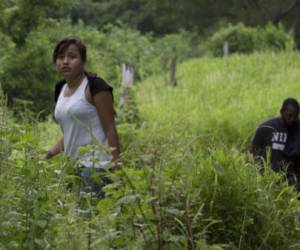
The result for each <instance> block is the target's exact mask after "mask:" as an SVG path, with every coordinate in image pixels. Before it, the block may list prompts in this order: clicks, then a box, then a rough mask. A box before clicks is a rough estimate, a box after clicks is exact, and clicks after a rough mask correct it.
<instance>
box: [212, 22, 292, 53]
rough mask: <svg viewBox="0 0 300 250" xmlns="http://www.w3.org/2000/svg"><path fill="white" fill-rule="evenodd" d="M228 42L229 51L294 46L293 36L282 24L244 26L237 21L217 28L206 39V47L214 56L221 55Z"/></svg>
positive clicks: (236, 51) (247, 51) (286, 48)
mask: <svg viewBox="0 0 300 250" xmlns="http://www.w3.org/2000/svg"><path fill="white" fill-rule="evenodd" d="M225 41H227V42H228V43H229V51H230V53H252V52H254V51H261V50H271V51H280V50H290V49H293V48H294V46H295V43H294V38H293V37H292V36H291V35H290V34H288V33H287V32H286V31H285V30H284V27H283V26H282V25H279V26H274V25H272V24H268V25H266V26H265V27H264V28H260V27H246V26H245V25H244V24H242V23H239V24H236V25H228V26H226V27H222V28H220V29H219V30H217V31H216V32H215V33H214V34H213V35H212V36H211V37H210V38H209V40H208V48H209V50H210V51H211V53H212V54H213V55H215V56H222V55H223V44H224V42H225Z"/></svg>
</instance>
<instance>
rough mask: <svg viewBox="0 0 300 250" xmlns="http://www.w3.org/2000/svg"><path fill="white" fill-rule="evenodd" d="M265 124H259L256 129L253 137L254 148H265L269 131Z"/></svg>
mask: <svg viewBox="0 0 300 250" xmlns="http://www.w3.org/2000/svg"><path fill="white" fill-rule="evenodd" d="M266 130H267V129H266V128H265V127H263V126H259V127H258V129H257V130H256V132H255V134H254V136H253V139H252V147H253V148H260V149H261V148H263V147H264V146H265V138H266V134H267V133H268V131H266Z"/></svg>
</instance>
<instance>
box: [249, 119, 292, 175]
mask: <svg viewBox="0 0 300 250" xmlns="http://www.w3.org/2000/svg"><path fill="white" fill-rule="evenodd" d="M295 129H296V128H288V127H287V126H286V125H285V123H284V122H283V120H282V119H281V118H280V117H277V118H273V119H271V120H268V121H266V122H263V123H262V124H261V125H260V126H259V127H258V129H257V130H256V133H255V135H254V137H253V140H252V148H254V149H255V150H256V151H257V154H258V155H259V156H261V157H263V158H264V159H266V157H267V153H268V149H269V151H270V162H271V165H272V169H273V170H274V171H275V172H279V171H280V170H283V169H284V166H287V165H288V164H290V162H291V161H290V158H289V157H288V156H287V154H286V149H287V146H288V143H289V141H290V140H288V139H289V138H288V137H289V135H291V134H293V132H294V131H295Z"/></svg>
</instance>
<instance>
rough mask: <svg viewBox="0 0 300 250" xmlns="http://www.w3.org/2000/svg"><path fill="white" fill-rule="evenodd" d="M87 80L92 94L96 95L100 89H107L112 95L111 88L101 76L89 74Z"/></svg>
mask: <svg viewBox="0 0 300 250" xmlns="http://www.w3.org/2000/svg"><path fill="white" fill-rule="evenodd" d="M88 81H89V87H90V91H91V94H92V96H94V95H96V94H97V93H99V92H101V91H109V92H110V93H111V95H113V88H112V87H111V86H110V85H109V84H108V83H107V82H106V81H105V80H103V79H102V78H100V77H95V76H89V77H88Z"/></svg>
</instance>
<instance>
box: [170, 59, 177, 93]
mask: <svg viewBox="0 0 300 250" xmlns="http://www.w3.org/2000/svg"><path fill="white" fill-rule="evenodd" d="M176 67H177V56H176V55H175V56H173V58H172V60H171V65H170V83H171V85H172V86H173V87H176V86H177V79H176Z"/></svg>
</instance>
